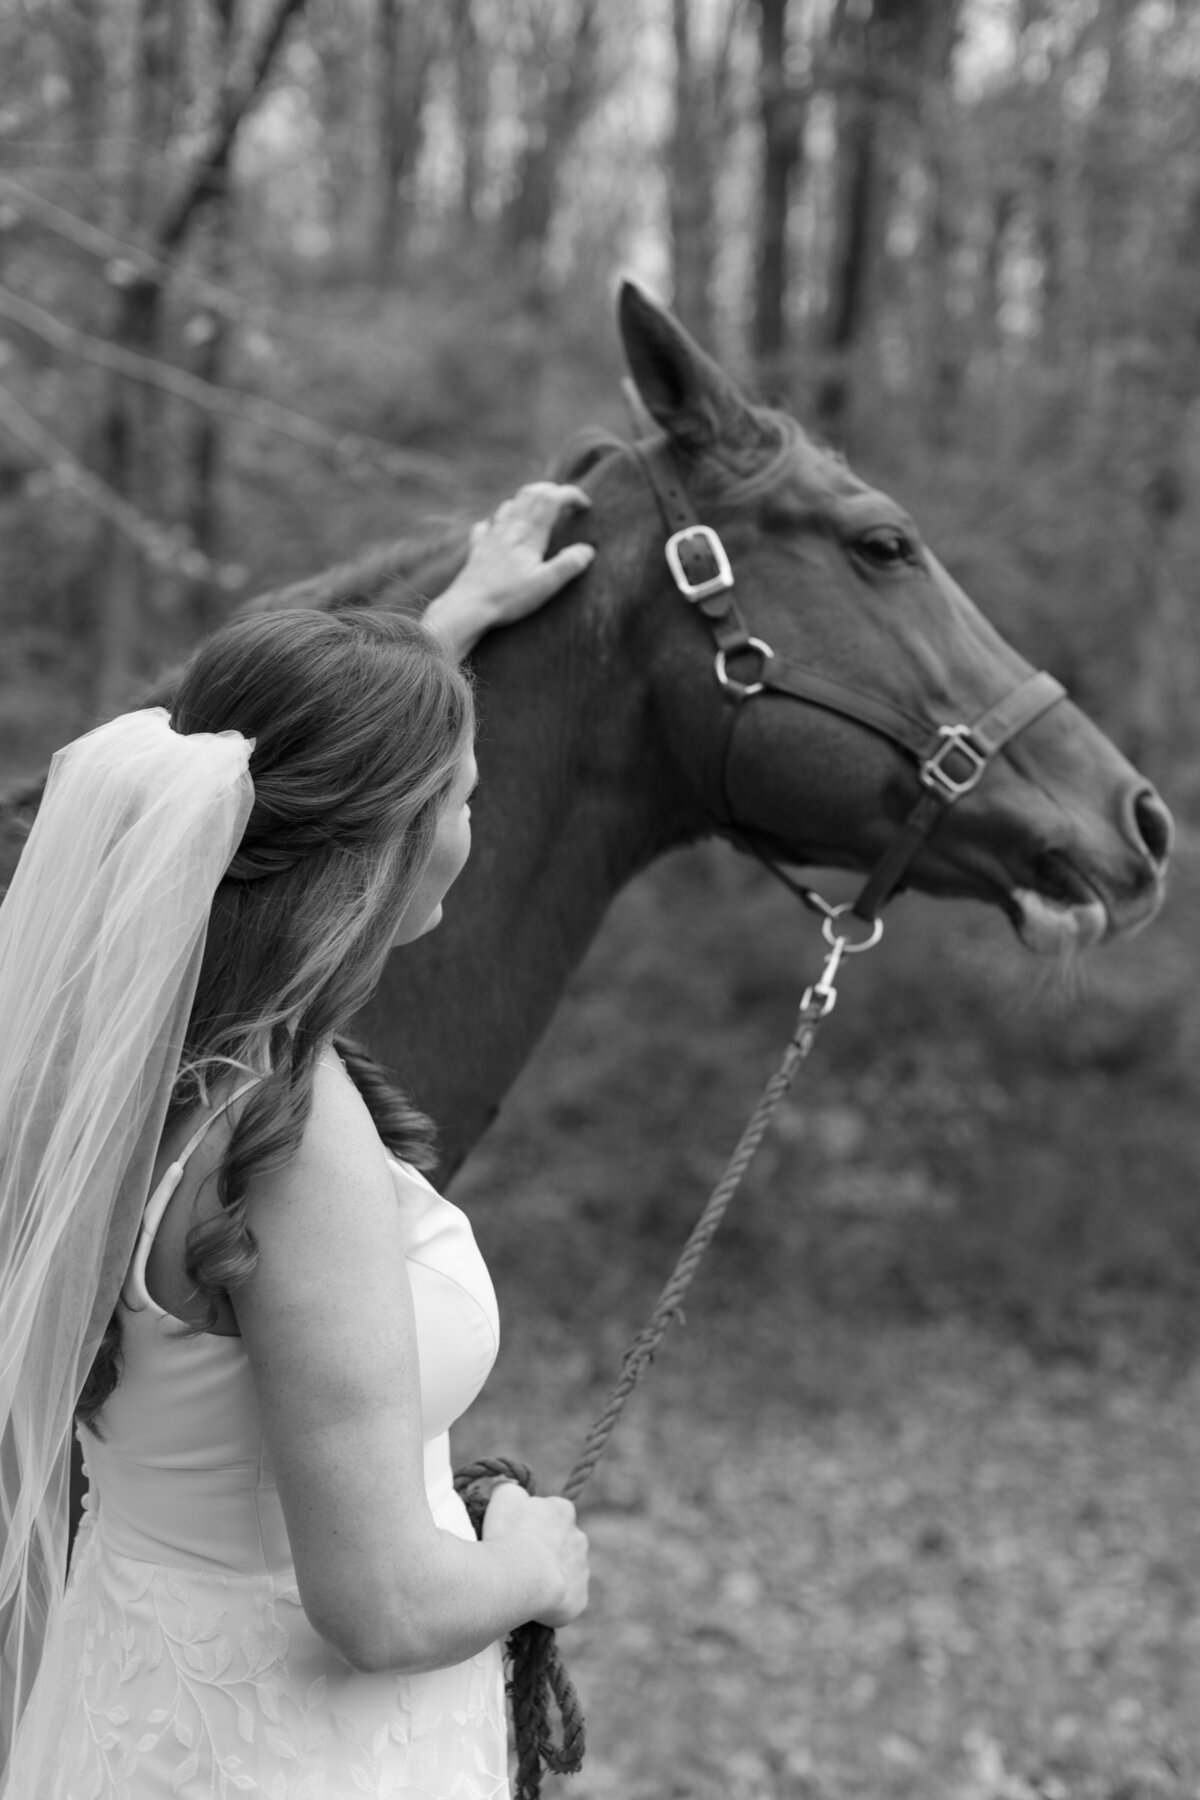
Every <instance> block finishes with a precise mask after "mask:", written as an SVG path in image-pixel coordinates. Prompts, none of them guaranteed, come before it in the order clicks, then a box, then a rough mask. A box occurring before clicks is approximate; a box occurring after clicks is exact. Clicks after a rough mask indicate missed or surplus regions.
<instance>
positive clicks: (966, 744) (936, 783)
mask: <svg viewBox="0 0 1200 1800" xmlns="http://www.w3.org/2000/svg"><path fill="white" fill-rule="evenodd" d="M938 736H939V737H940V738H941V739H942V740H943V742H942V743H940V744H939V745H938V747H937V749H936V750H935V751H934V753H933V755H932V756H930V757H927V758H926V760H925V761H924V762H923V763H922V764H921V783H922V785H923V786H924V787H927V788H940V789H941V791H942V793H943V794H945V795H946V796H947V798H948V799H950V800H958V799H959V798H961V796H962V795H963V794H969V793H970V791H971V789H972V788H973V787H978V785H979V783H980V781H982V779H983V772H984V770H985V769H986V768H987V765H988V759H987V757H986V756H985V755H984V753H983V751H982V750H979V749H977V748H976V745H975V743H974V742H973V740H972V738H971V727H970V726H969V725H942V726H940V727H939V729H938ZM956 750H959V751H961V752H962V754H963V755H964V756H965V757H966V758H967V761H968V762H969V763H971V765H972V767H971V771H970V774H969V775H967V777H966V779H965V780H963V781H956V780H955V778H954V776H953V775H951V774H950V773H949V771H948V770H947V769H946V768H945V766H944V762H943V759H944V758H945V757H947V756H950V755H952V754H953V752H954V751H956Z"/></svg>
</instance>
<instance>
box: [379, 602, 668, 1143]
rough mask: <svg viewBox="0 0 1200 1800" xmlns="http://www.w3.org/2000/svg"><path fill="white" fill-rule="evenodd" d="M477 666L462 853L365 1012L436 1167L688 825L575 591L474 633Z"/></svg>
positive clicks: (468, 1131) (622, 675)
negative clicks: (449, 884)
mask: <svg viewBox="0 0 1200 1800" xmlns="http://www.w3.org/2000/svg"><path fill="white" fill-rule="evenodd" d="M576 606H578V602H576ZM592 616H593V619H594V616H595V615H594V614H593V615H592ZM476 664H477V676H478V680H479V688H480V713H481V722H480V734H479V746H478V757H479V765H480V771H481V781H480V788H479V793H478V795H477V796H476V799H475V801H474V802H473V805H472V811H473V814H474V846H473V849H472V855H471V859H470V861H469V863H468V865H467V868H466V871H465V872H464V874H463V875H462V876H461V877H460V879H459V882H458V883H457V884H456V886H455V888H454V889H453V891H452V892H451V894H450V895H449V897H448V899H447V902H446V907H445V915H444V918H443V921H442V923H441V925H440V926H439V927H438V928H437V930H436V931H434V932H431V933H430V934H429V936H428V937H426V938H423V939H421V940H419V941H418V942H417V943H416V944H413V945H411V946H409V947H407V948H406V949H405V950H404V951H403V952H401V953H400V954H399V955H398V956H396V957H394V958H393V959H392V964H391V967H390V968H389V970H388V972H387V975H386V976H385V978H384V981H383V983H382V984H381V987H380V990H379V993H378V994H377V996H376V999H375V1001H374V1002H373V1004H372V1006H371V1007H370V1008H369V1009H368V1013H367V1014H366V1016H365V1017H364V1020H363V1021H362V1024H363V1029H364V1031H365V1034H366V1036H367V1038H368V1040H369V1041H370V1042H371V1044H372V1045H373V1047H375V1048H376V1049H377V1050H378V1052H379V1053H380V1054H381V1056H382V1057H383V1059H384V1060H385V1061H386V1062H387V1063H389V1064H390V1066H391V1067H392V1068H394V1069H395V1070H396V1071H397V1073H398V1074H399V1075H400V1076H401V1079H402V1080H404V1081H405V1083H406V1084H407V1085H408V1086H409V1087H410V1089H411V1091H412V1093H413V1095H414V1098H415V1099H416V1100H417V1102H418V1104H419V1105H421V1106H422V1107H423V1108H424V1109H425V1110H426V1111H428V1112H429V1113H430V1114H431V1116H432V1117H433V1118H434V1120H435V1121H436V1123H437V1125H438V1127H439V1132H440V1135H441V1144H442V1172H443V1174H446V1173H448V1172H450V1171H452V1170H453V1169H454V1168H455V1167H456V1166H457V1165H458V1163H459V1162H460V1161H461V1159H462V1157H463V1156H464V1155H465V1154H466V1153H467V1151H468V1150H469V1149H470V1147H471V1145H472V1144H473V1143H474V1142H475V1140H476V1139H477V1138H478V1137H479V1135H480V1133H481V1132H482V1131H483V1130H484V1128H485V1127H486V1125H487V1124H488V1122H489V1120H490V1119H491V1117H492V1116H493V1115H494V1113H495V1111H496V1109H497V1107H498V1105H499V1103H500V1101H501V1099H502V1098H503V1096H504V1094H505V1093H506V1092H507V1090H508V1088H509V1087H510V1086H511V1084H512V1082H513V1080H514V1079H515V1077H516V1075H517V1074H518V1072H519V1070H520V1069H521V1067H522V1065H523V1064H524V1063H525V1062H526V1061H527V1059H528V1057H529V1055H530V1052H531V1050H532V1049H533V1046H534V1044H535V1043H536V1042H537V1039H538V1038H539V1037H540V1035H541V1033H542V1031H543V1030H544V1028H545V1026H546V1024H547V1023H548V1021H549V1019H550V1016H551V1014H552V1013H553V1011H554V1009H555V1007H556V1006H557V1004H558V1002H559V1000H560V998H561V996H562V993H563V989H564V988H565V986H566V984H567V981H568V979H569V978H570V975H571V973H572V971H573V970H574V969H575V967H576V965H577V964H578V963H579V961H580V959H581V958H582V956H583V954H584V952H585V951H586V949H587V947H588V945H589V943H590V942H591V940H592V938H593V936H594V935H595V932H596V929H597V927H598V925H599V923H600V921H601V919H602V918H603V916H604V913H605V911H606V909H607V908H608V906H609V904H610V902H611V901H612V899H613V897H614V896H615V895H616V893H617V892H618V891H619V890H620V888H621V887H623V886H624V884H625V883H626V881H628V880H629V878H630V877H631V876H632V875H633V874H634V873H636V871H637V870H638V869H639V868H642V867H644V865H645V864H646V863H648V862H649V861H650V860H651V859H652V858H653V857H654V856H656V855H657V854H658V853H659V852H660V851H661V850H662V849H664V848H666V846H667V845H668V844H669V843H671V842H673V841H679V840H681V839H682V838H684V837H686V836H687V835H689V833H690V831H691V830H694V825H695V822H694V820H693V819H692V817H691V814H690V812H689V811H688V807H687V804H686V802H683V801H681V800H680V799H679V798H678V797H677V796H676V795H675V794H674V793H673V791H672V790H671V788H670V785H669V782H668V781H667V778H666V777H665V776H662V775H661V774H660V773H659V772H658V771H660V770H661V769H662V766H663V765H662V759H661V758H660V757H658V756H656V754H655V746H654V745H653V743H652V742H651V741H650V731H651V725H650V720H649V713H648V709H647V707H646V706H645V697H644V694H643V693H642V691H641V690H640V688H639V685H638V682H637V680H636V677H635V676H633V675H632V674H631V673H630V672H628V671H626V670H624V669H623V668H622V667H621V657H620V654H619V652H618V651H617V650H616V649H615V648H614V647H613V645H612V643H611V640H610V641H608V642H606V641H605V639H604V634H603V633H599V634H597V633H589V631H588V629H587V616H586V615H583V614H581V613H579V612H577V611H576V610H575V608H574V607H573V605H572V596H571V595H570V594H567V595H565V596H564V597H563V599H562V601H561V602H556V603H555V604H553V605H552V606H551V607H549V608H547V609H546V611H545V613H542V614H539V615H537V617H536V618H534V619H531V620H528V621H526V622H525V623H524V624H522V625H521V626H519V627H515V628H512V629H510V630H508V631H503V632H499V633H497V634H496V635H495V636H494V637H492V638H489V639H485V641H484V643H483V644H482V645H481V647H480V652H479V654H478V656H477V659H476Z"/></svg>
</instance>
